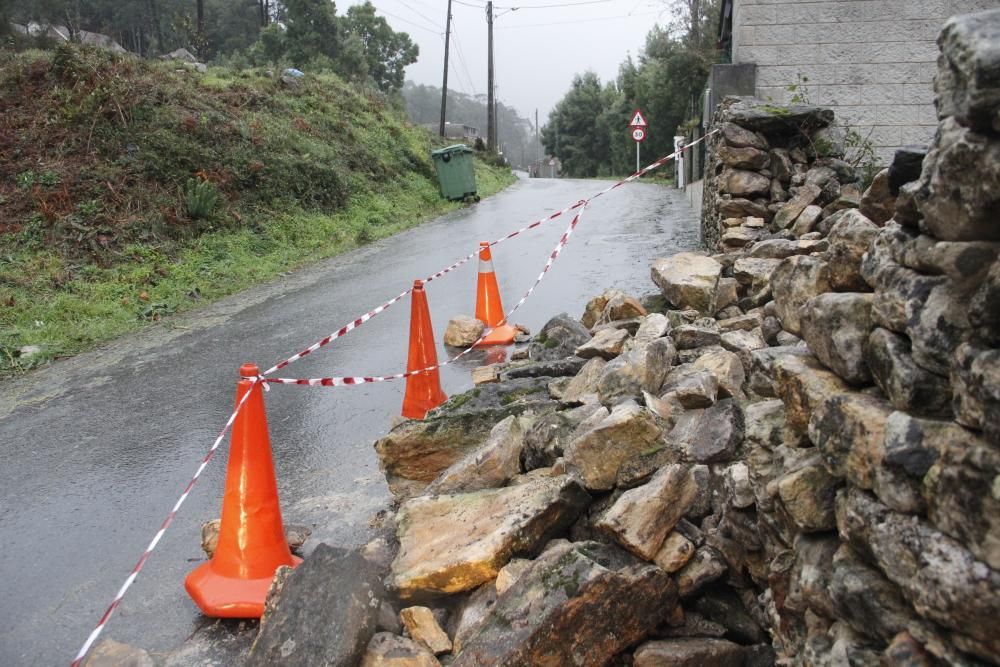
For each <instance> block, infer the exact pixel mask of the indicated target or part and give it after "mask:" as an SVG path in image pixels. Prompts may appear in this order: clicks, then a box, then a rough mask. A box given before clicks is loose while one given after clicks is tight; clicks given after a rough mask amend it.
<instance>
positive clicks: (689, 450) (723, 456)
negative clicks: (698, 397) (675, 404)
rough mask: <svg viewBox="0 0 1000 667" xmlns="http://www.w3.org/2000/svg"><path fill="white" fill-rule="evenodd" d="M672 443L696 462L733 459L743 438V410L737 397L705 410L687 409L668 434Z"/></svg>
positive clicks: (685, 457) (670, 445)
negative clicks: (736, 399)
mask: <svg viewBox="0 0 1000 667" xmlns="http://www.w3.org/2000/svg"><path fill="white" fill-rule="evenodd" d="M665 441H666V442H667V444H668V446H669V447H670V448H672V449H673V450H675V451H678V452H681V453H682V455H683V457H684V459H685V460H687V461H693V462H696V463H715V462H720V461H729V460H732V458H733V457H734V456H735V454H736V450H737V448H738V447H739V445H740V443H741V442H742V441H743V411H742V410H741V409H740V406H739V405H738V404H737V403H736V402H735V401H733V399H725V400H722V401H719V402H718V403H716V404H715V405H713V406H712V407H710V408H707V409H705V410H687V411H685V412H684V413H682V414H681V415H679V416H678V418H677V424H676V425H675V426H674V428H673V429H672V430H671V431H670V432H669V433H668V434H667V435H666V436H665Z"/></svg>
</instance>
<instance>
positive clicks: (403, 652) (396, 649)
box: [361, 632, 441, 667]
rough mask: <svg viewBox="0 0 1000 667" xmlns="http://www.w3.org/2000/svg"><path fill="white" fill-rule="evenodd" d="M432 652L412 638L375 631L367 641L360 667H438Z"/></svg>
mask: <svg viewBox="0 0 1000 667" xmlns="http://www.w3.org/2000/svg"><path fill="white" fill-rule="evenodd" d="M440 666H441V663H440V662H438V660H437V658H435V657H434V654H433V653H431V652H430V651H428V650H427V649H426V648H425V647H424V646H422V645H420V644H418V643H417V642H415V641H413V640H412V639H407V638H406V637H399V636H397V635H394V634H390V633H388V632H379V633H376V634H375V636H374V637H372V640H371V641H370V642H368V648H367V649H366V650H365V655H364V657H363V658H362V659H361V667H440Z"/></svg>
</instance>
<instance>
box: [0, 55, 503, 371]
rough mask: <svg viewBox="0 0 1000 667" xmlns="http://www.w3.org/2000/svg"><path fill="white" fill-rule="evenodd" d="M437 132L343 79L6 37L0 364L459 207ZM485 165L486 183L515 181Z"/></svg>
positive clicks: (81, 340) (1, 96)
mask: <svg viewBox="0 0 1000 667" xmlns="http://www.w3.org/2000/svg"><path fill="white" fill-rule="evenodd" d="M431 142H432V139H431V138H430V136H429V135H428V134H427V133H426V132H423V131H422V130H419V129H415V128H412V127H410V126H409V125H408V124H407V123H406V122H405V121H404V119H403V118H402V117H401V115H400V113H399V112H397V111H396V110H395V109H394V108H392V107H391V106H390V105H389V104H388V103H387V102H386V101H384V100H381V99H375V98H371V97H369V96H366V95H364V94H361V93H359V92H357V91H355V90H354V89H353V88H351V87H350V86H347V85H346V84H344V83H343V82H341V81H340V80H339V79H337V78H336V77H333V76H309V77H306V78H305V79H304V80H303V81H302V83H301V84H300V85H298V86H296V87H294V88H285V87H284V86H283V85H282V84H280V82H278V81H277V80H275V79H274V78H273V77H270V76H267V75H266V74H263V73H260V72H231V71H227V70H218V69H213V70H210V71H209V72H208V73H207V74H204V75H198V74H194V73H184V74H176V73H174V72H173V71H172V70H171V69H170V68H169V67H168V66H165V65H163V64H161V63H147V62H144V61H139V60H137V59H133V58H119V57H114V56H110V55H108V54H104V53H101V52H96V51H90V50H80V49H75V48H67V49H59V50H57V51H56V52H55V53H54V54H53V53H43V52H31V53H24V54H10V53H7V52H3V51H0V147H4V148H7V149H9V150H8V151H7V152H6V153H5V159H4V160H3V161H0V377H3V376H9V375H11V374H15V373H19V372H23V371H24V370H27V369H28V368H31V367H34V366H37V365H39V364H42V363H46V362H47V361H49V360H51V359H54V358H58V357H62V356H67V355H71V354H75V353H77V352H80V351H83V350H86V349H88V348H91V347H93V346H94V345H96V344H98V343H101V342H104V341H108V340H110V339H112V338H115V337H117V336H120V335H122V334H124V333H127V332H129V331H133V330H136V329H138V328H140V327H142V326H145V325H147V324H148V323H150V322H154V321H158V320H160V319H162V318H164V317H169V316H170V315H171V314H173V313H177V312H182V311H185V310H189V309H192V308H195V307H198V306H200V305H203V304H205V303H207V302H210V301H212V300H214V299H218V298H220V297H223V296H226V295H228V294H232V293H234V292H237V291H239V290H242V289H245V288H246V287H249V286H251V285H254V284H257V283H260V282H263V281H267V280H270V279H272V278H274V277H276V276H277V275H278V274H280V273H283V272H287V271H291V270H294V269H296V268H300V267H303V266H305V265H307V264H309V263H312V262H315V261H317V260H319V259H323V258H326V257H330V256H333V255H336V254H338V253H341V252H344V251H347V250H351V249H353V248H356V247H358V246H360V245H365V244H367V243H371V242H373V241H376V240H378V239H381V238H384V237H386V236H389V235H391V234H394V233H396V232H398V231H401V230H403V229H406V228H408V227H412V226H414V225H416V224H419V223H420V222H423V221H425V220H427V219H429V218H430V217H433V216H435V215H438V214H440V213H443V212H446V211H449V210H454V209H456V208H459V207H460V206H461V204H457V203H450V202H445V201H444V200H442V199H441V198H440V197H439V195H438V192H437V186H436V179H435V178H434V174H433V169H432V166H431V164H430V160H429V157H428V155H429V153H430V151H431V150H432V148H433V146H432V144H431ZM7 155H10V156H11V157H10V159H7ZM476 169H477V179H478V184H479V191H480V193H481V194H482V195H483V196H488V195H490V194H493V193H495V192H497V191H498V190H500V189H501V188H503V187H505V186H507V185H509V184H510V183H512V182H513V180H514V179H513V177H512V176H511V175H510V172H509V171H508V170H503V169H497V168H491V167H489V166H487V165H485V164H480V161H478V160H477V163H476ZM193 178H195V179H202V180H204V181H208V182H210V183H211V184H212V186H213V188H212V189H213V190H217V191H218V193H219V201H218V203H217V204H216V205H215V206H214V207H213V210H212V212H211V213H209V214H205V212H204V211H203V210H202V211H197V212H195V213H197V214H196V215H193V214H192V213H191V211H190V210H189V208H190V207H189V205H188V203H187V202H186V201H185V186H186V184H188V183H189V182H190V181H191V179H193ZM25 345H38V346H41V347H42V350H43V352H42V353H41V354H40V355H37V356H34V357H31V358H30V359H28V360H24V359H20V358H19V357H18V350H19V349H20V348H21V347H22V346H25Z"/></svg>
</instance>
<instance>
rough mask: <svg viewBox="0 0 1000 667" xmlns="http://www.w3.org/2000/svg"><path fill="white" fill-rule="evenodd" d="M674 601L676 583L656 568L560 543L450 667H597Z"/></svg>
mask: <svg viewBox="0 0 1000 667" xmlns="http://www.w3.org/2000/svg"><path fill="white" fill-rule="evenodd" d="M676 601H677V587H676V585H674V583H673V582H672V581H671V579H670V576H669V575H668V574H667V573H666V572H664V571H663V570H661V569H659V568H658V567H656V566H654V565H646V564H644V563H642V562H641V561H639V560H638V559H636V558H635V557H634V556H631V555H629V554H627V553H625V552H623V551H621V550H620V549H617V548H614V547H611V546H609V545H605V544H599V543H596V542H582V543H575V544H569V543H566V544H563V545H560V546H559V547H557V548H554V549H551V550H548V551H546V553H544V554H543V555H542V556H541V557H539V558H538V559H537V560H536V561H535V562H534V564H533V565H532V567H531V568H530V569H529V570H528V571H527V572H525V573H524V574H522V575H521V577H520V578H518V580H517V582H515V583H514V585H513V586H511V587H510V588H509V589H508V590H507V591H506V592H505V593H504V594H503V595H501V596H500V597H499V598H498V599H497V602H496V604H495V605H494V607H493V608H492V610H491V611H490V613H489V614H488V615H487V616H486V618H485V619H483V621H482V623H481V624H480V625H479V626H478V627H477V629H476V631H475V633H474V634H473V635H472V636H470V637H469V638H468V639H467V640H466V641H464V642H463V644H462V649H461V651H460V652H459V653H458V655H457V656H456V657H455V660H454V662H453V663H452V665H453V666H454V667H473V666H475V667H480V666H481V667H487V666H490V667H492V666H498V667H499V666H509V667H515V666H519V665H580V666H583V665H603V664H606V663H607V662H608V661H610V660H611V658H612V657H613V656H614V655H616V654H618V653H619V652H621V651H622V650H624V649H625V648H627V647H628V646H630V645H631V644H634V643H635V642H637V641H639V640H640V639H642V638H643V637H645V636H646V634H648V632H649V631H650V630H652V629H653V627H655V626H656V624H657V623H658V621H659V618H660V616H661V614H662V613H663V610H664V609H671V608H673V607H674V605H675V604H676Z"/></svg>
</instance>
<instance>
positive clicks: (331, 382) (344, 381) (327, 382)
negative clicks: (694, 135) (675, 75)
mask: <svg viewBox="0 0 1000 667" xmlns="http://www.w3.org/2000/svg"><path fill="white" fill-rule="evenodd" d="M718 131H719V130H713V131H712V132H709V133H708V134H706V135H705V136H704V137H701V138H700V139H698V140H697V141H694V142H692V143H691V144H688V145H687V146H683V147H681V148H680V149H678V150H677V151H675V152H673V153H671V154H670V155H667V156H664V157H662V158H660V159H659V160H657V161H655V162H653V163H651V164H649V165H648V166H646V167H645V168H643V169H640V170H639V171H637V172H635V173H634V174H632V175H631V176H629V177H628V178H625V179H622V180H620V181H618V182H617V183H615V184H613V185H611V186H610V187H608V188H605V189H604V190H601V191H600V192H598V193H597V194H595V195H593V196H592V197H590V198H589V199H583V200H580V201H578V202H576V203H575V204H573V205H571V206H567V207H566V208H564V209H562V210H560V211H556V212H555V213H553V214H552V215H550V216H548V217H547V218H542V219H539V220H536V221H535V222H532V223H531V224H530V225H526V226H524V227H522V228H520V229H518V230H515V231H513V232H511V233H510V234H507V235H506V236H504V237H502V238H499V239H497V240H495V241H491V242H490V246H495V245H498V244H500V243H503V242H504V241H508V240H510V239H512V238H514V237H516V236H518V235H520V234H523V233H524V232H527V231H529V230H531V229H534V228H536V227H538V226H540V225H542V224H544V223H545V222H548V221H550V220H555V219H556V218H558V217H559V216H561V215H563V214H564V213H568V212H570V211H573V210H575V209H578V208H579V209H581V210H580V211H579V212H578V213H577V214H576V215H575V216H574V217H573V220H572V221H571V222H570V225H569V227H568V228H567V229H566V232H565V233H564V234H563V236H562V238H561V239H560V240H559V244H558V245H557V246H556V248H555V250H553V251H552V253H551V254H550V255H549V259H548V261H547V262H546V263H545V267H544V268H543V269H542V272H541V273H540V274H539V275H538V278H537V279H536V280H535V283H534V284H533V285H532V286H531V288H530V289H528V291H527V292H526V293H525V294H524V296H523V297H521V300H520V301H518V302H517V305H515V306H514V307H513V308H511V309H510V311H509V312H508V313H507V314H506V316H505V317H504V320H503V321H502V322H501V324H503V323H505V322H506V321H507V319H508V318H509V317H510V316H511V315H512V314H513V313H514V312H515V311H516V310H517V309H518V308H520V307H521V306H522V305H523V304H524V302H525V301H527V300H528V298H529V297H530V296H531V294H532V293H533V292H534V291H535V288H536V287H537V286H538V284H539V283H540V282H541V281H542V279H543V278H544V277H545V274H546V273H548V270H549V268H550V267H551V266H552V263H553V262H555V260H556V258H557V257H558V256H559V253H560V252H562V248H563V247H564V246H565V245H566V243H567V242H568V241H569V237H570V235H571V234H572V233H573V230H574V229H575V228H576V226H577V224H578V223H579V221H580V218H581V216H582V214H583V210H584V209H585V208H586V207H587V205H589V204H590V202H592V201H593V200H594V199H597V198H598V197H600V196H602V195H604V194H606V193H608V192H610V191H612V190H614V189H615V188H618V187H620V186H622V185H624V184H625V183H629V182H631V181H634V180H636V179H638V178H641V177H642V176H643V175H645V174H647V173H648V172H650V171H653V170H654V169H657V168H659V167H661V166H663V165H664V164H666V163H667V162H668V161H670V160H671V159H673V158H675V157H677V156H678V155H679V154H681V153H682V152H683V151H685V150H687V149H688V148H691V147H692V146H695V145H697V144H699V143H700V142H702V141H704V140H705V139H707V138H708V137H710V136H712V135H713V134H715V133H716V132H718ZM478 254H479V249H478V248H477V249H476V250H475V251H474V252H472V253H470V254H468V255H466V256H465V257H463V258H461V259H459V260H458V261H456V262H455V263H453V264H452V265H451V266H448V267H446V268H444V269H442V270H440V271H438V272H437V273H434V274H431V275H430V276H428V277H427V278H426V279H425V280H424V281H423V282H425V283H428V282H431V281H433V280H435V279H437V278H440V277H442V276H444V275H445V274H447V273H450V272H451V271H454V270H455V269H457V268H459V267H460V266H462V265H463V264H465V263H467V262H469V261H470V260H471V259H472V258H474V257H476V256H477V255H478ZM412 291H413V290H412V288H410V289H408V290H406V291H404V292H401V293H400V294H399V295H397V296H395V297H393V298H392V299H390V300H389V301H386V302H385V303H383V304H382V305H381V306H378V307H377V308H375V309H373V310H371V311H369V312H368V313H366V314H365V315H362V316H361V317H359V318H357V319H355V320H353V321H352V322H350V323H349V324H347V325H345V326H343V327H341V328H340V329H338V330H337V331H335V332H334V333H332V334H330V335H329V336H327V337H326V338H323V339H322V340H320V341H318V342H316V343H314V344H313V345H311V346H309V347H308V348H306V349H305V350H303V351H302V352H299V353H298V354H296V355H293V356H291V357H289V358H288V359H286V360H285V361H282V362H281V363H279V364H276V365H274V366H272V367H271V368H269V369H268V370H267V371H265V372H264V373H261V375H259V376H257V377H256V378H253V382H254V383H257V382H262V383H263V385H262V386H263V387H264V388H265V389H267V388H268V383H273V384H296V385H308V386H347V385H354V384H366V383H371V382H384V381H386V380H394V379H400V378H405V377H408V376H410V375H417V374H419V373H427V372H430V371H432V370H435V369H436V368H439V367H441V366H445V365H448V364H452V363H455V362H456V361H457V360H458V359H460V358H462V357H463V356H465V355H466V354H468V353H469V352H470V351H471V350H472V349H473V348H474V347H475V344H476V343H479V342H480V341H482V340H483V338H485V337H486V335H487V334H488V333H489V331H486V332H484V333H483V336H481V337H480V339H479V340H477V341H476V343H474V344H473V346H472V347H470V348H467V349H465V350H463V351H462V352H460V353H459V354H458V355H456V356H455V357H453V358H451V359H449V360H448V361H446V362H444V363H442V364H439V365H437V366H433V367H430V368H422V369H418V370H415V371H412V372H408V373H397V374H395V375H388V376H382V377H340V378H316V379H306V380H300V379H289V378H265V377H264V376H266V375H270V374H271V373H274V372H275V371H277V370H279V369H282V368H285V367H286V366H288V365H289V364H291V363H293V362H295V361H297V360H299V359H301V358H302V357H304V356H306V355H308V354H310V353H312V352H315V351H316V350H318V349H320V348H321V347H324V346H325V345H328V344H329V343H331V342H333V341H334V340H336V339H337V338H340V337H341V336H344V335H346V334H347V333H349V332H350V331H352V330H354V329H356V328H357V327H359V326H361V325H362V324H364V323H365V322H367V321H368V320H370V319H371V318H373V317H375V316H376V315H378V314H379V313H381V312H382V311H384V310H385V309H387V308H389V307H390V306H392V305H393V304H395V303H397V302H399V301H400V300H401V299H403V298H405V297H406V296H407V295H408V294H409V293H410V292H412ZM250 393H251V392H249V391H248V392H247V393H246V394H245V395H244V396H243V398H242V399H241V400H240V402H239V403H238V404H237V405H236V408H235V409H234V410H233V413H232V414H231V415H230V416H229V419H228V420H227V421H226V424H225V426H223V428H222V431H220V432H219V435H218V437H216V439H215V441H214V442H213V443H212V446H211V447H210V448H209V450H208V453H207V454H206V455H205V457H204V458H203V459H202V461H201V464H200V465H199V466H198V469H197V470H196V471H195V474H194V476H193V477H192V478H191V481H190V482H188V484H187V486H186V487H185V488H184V491H183V492H182V493H181V496H180V498H178V499H177V502H176V503H174V507H173V509H171V510H170V513H169V514H167V517H166V519H164V521H163V523H162V525H161V526H160V529H159V530H158V531H157V532H156V535H154V536H153V539H152V541H151V542H150V543H149V546H147V547H146V550H145V551H144V552H143V554H142V556H141V557H140V558H139V561H138V562H137V563H136V564H135V566H134V567H133V568H132V571H131V572H130V573H129V575H128V577H127V578H126V579H125V583H123V584H122V587H121V588H120V589H118V593H116V594H115V597H114V599H113V600H112V601H111V604H110V605H108V608H107V609H106V610H105V612H104V614H103V615H102V616H101V619H100V621H98V624H97V626H96V627H95V628H94V630H93V631H92V632H91V633H90V635H89V636H88V637H87V640H86V641H85V642H84V643H83V646H82V647H81V648H80V650H79V652H78V653H77V654H76V657H75V658H74V659H73V662H72V663H71V667H79V666H80V665H81V664H82V663H83V659H84V658H85V657H86V656H87V653H88V652H89V651H90V648H91V647H92V646H93V645H94V642H95V641H97V638H98V637H99V636H100V634H101V632H102V631H103V630H104V628H105V626H107V624H108V621H109V620H110V619H111V616H112V615H113V614H114V612H115V610H116V609H117V608H118V606H119V605H120V604H121V602H122V599H124V597H125V593H126V592H127V591H128V589H129V588H130V587H131V586H132V584H133V583H134V582H135V579H136V577H138V576H139V572H140V571H141V570H142V568H143V566H144V565H145V564H146V561H147V560H148V559H149V557H150V556H151V555H152V553H153V550H154V549H155V548H156V546H157V544H159V542H160V540H161V539H162V538H163V535H164V534H165V533H166V532H167V528H169V527H170V524H171V523H173V520H174V518H175V517H176V516H177V512H178V511H180V508H181V505H183V504H184V501H186V500H187V498H188V495H190V493H191V490H192V489H193V488H194V485H195V484H196V483H197V481H198V479H199V478H200V477H201V474H202V472H204V470H205V468H206V467H207V466H208V463H209V461H211V460H212V458H213V457H214V456H215V452H216V450H218V448H219V446H220V445H221V444H222V440H223V438H225V437H226V434H227V433H228V432H229V429H230V428H232V425H233V422H235V421H236V417H237V415H238V414H239V413H240V410H241V409H242V408H243V405H244V403H245V402H246V400H247V398H248V397H249V396H250Z"/></svg>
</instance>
